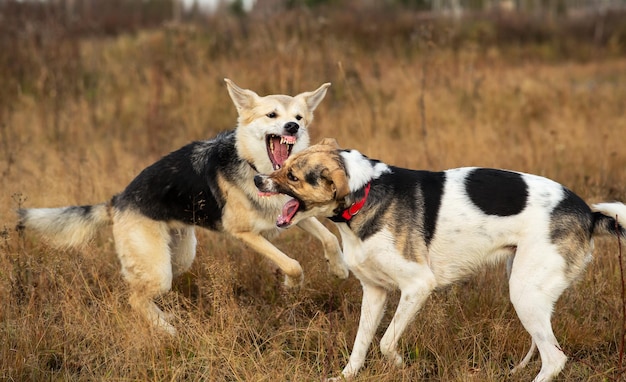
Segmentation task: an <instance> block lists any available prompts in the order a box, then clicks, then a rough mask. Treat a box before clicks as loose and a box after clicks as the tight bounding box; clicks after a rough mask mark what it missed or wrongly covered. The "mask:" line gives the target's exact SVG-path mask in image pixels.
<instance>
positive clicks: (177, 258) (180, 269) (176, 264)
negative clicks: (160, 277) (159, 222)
mask: <svg viewBox="0 0 626 382" xmlns="http://www.w3.org/2000/svg"><path fill="white" fill-rule="evenodd" d="M170 236H171V241H170V250H171V252H172V274H173V276H174V277H177V276H180V275H182V274H183V273H185V272H187V271H188V270H189V268H191V264H193V260H194V259H195V258H196V244H197V243H198V240H197V239H196V234H195V229H194V227H193V226H186V227H176V228H171V229H170Z"/></svg>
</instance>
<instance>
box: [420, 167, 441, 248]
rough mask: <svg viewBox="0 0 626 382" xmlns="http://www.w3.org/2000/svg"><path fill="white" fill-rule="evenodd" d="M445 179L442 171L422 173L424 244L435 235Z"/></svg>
mask: <svg viewBox="0 0 626 382" xmlns="http://www.w3.org/2000/svg"><path fill="white" fill-rule="evenodd" d="M445 181H446V174H445V173H443V172H433V173H430V172H424V173H423V174H422V179H421V181H420V186H421V187H422V194H423V195H424V239H425V241H426V245H429V244H430V241H431V240H432V238H433V236H434V235H435V228H436V226H437V218H438V217H439V208H440V207H441V197H442V195H443V185H444V183H445Z"/></svg>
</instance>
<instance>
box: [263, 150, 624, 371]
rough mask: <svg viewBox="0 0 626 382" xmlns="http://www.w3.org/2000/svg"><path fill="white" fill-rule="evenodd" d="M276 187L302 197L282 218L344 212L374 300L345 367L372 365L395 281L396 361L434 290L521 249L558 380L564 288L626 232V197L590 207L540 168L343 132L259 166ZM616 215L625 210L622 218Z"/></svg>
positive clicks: (287, 221)
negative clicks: (441, 155) (374, 145)
mask: <svg viewBox="0 0 626 382" xmlns="http://www.w3.org/2000/svg"><path fill="white" fill-rule="evenodd" d="M255 183H256V185H257V188H258V189H259V190H260V191H261V192H262V193H265V194H268V193H269V194H271V193H281V194H286V195H289V196H291V197H292V199H290V200H289V201H287V203H285V206H284V207H283V212H282V214H281V215H280V216H279V218H278V219H277V222H276V224H277V225H278V226H280V227H288V226H290V225H292V224H294V223H297V222H299V221H301V219H307V218H309V217H311V216H320V217H321V216H324V217H328V218H330V219H331V220H334V221H335V222H336V224H337V226H338V228H339V232H340V233H341V238H342V241H343V255H344V257H345V261H346V263H347V264H348V268H349V269H350V270H351V271H352V272H353V273H354V275H355V276H356V277H358V278H359V280H360V281H361V285H362V286H363V302H362V306H361V318H360V322H359V329H358V332H357V335H356V339H355V341H354V347H353V350H352V354H351V355H350V360H349V362H348V364H347V366H346V367H345V368H344V369H343V372H342V375H343V376H342V377H340V378H337V379H336V380H341V379H342V378H343V377H345V378H350V377H352V376H354V375H356V373H357V372H358V370H359V369H360V368H361V367H362V365H363V363H364V361H365V356H366V353H367V349H368V347H369V345H370V343H371V341H372V338H373V336H374V334H375V332H376V328H377V326H378V325H379V323H380V320H381V318H382V315H383V309H384V305H385V301H386V299H387V291H388V290H390V289H396V288H397V289H400V291H401V298H400V301H399V303H398V307H397V309H396V312H395V314H394V316H393V319H392V321H391V323H390V324H389V327H388V328H387V331H386V332H385V334H384V336H383V337H382V339H381V341H380V349H381V351H382V353H383V354H384V355H385V356H386V357H388V358H389V359H390V360H391V361H392V362H393V363H394V364H396V365H401V364H402V358H401V356H400V354H398V352H397V350H396V346H397V342H398V340H399V338H400V336H401V335H402V333H403V332H404V330H405V328H406V327H407V325H408V324H409V323H410V321H411V320H412V319H413V318H414V317H415V315H416V313H417V311H418V310H419V309H420V308H421V306H422V305H423V304H424V301H425V300H426V298H427V297H428V296H429V295H430V293H431V292H432V291H433V290H434V289H435V288H439V287H443V286H445V285H449V284H451V283H453V282H455V281H457V280H459V279H462V278H463V277H466V276H468V275H470V274H472V273H474V272H475V271H476V270H477V269H478V268H479V267H481V266H483V265H485V264H491V263H494V262H497V261H502V260H508V261H510V274H509V292H510V299H511V302H512V303H513V306H514V307H515V310H516V312H517V315H518V317H519V319H520V320H521V322H522V324H523V325H524V327H525V328H526V330H527V331H528V332H529V333H530V335H531V337H532V345H531V348H530V350H529V352H528V353H527V355H526V356H525V357H524V359H523V360H522V362H521V363H520V364H519V365H518V366H517V367H516V368H515V369H513V371H515V370H518V369H519V368H522V367H524V366H526V364H527V363H528V361H529V360H530V358H531V357H532V355H533V354H534V352H535V350H536V349H537V348H538V349H539V354H540V355H541V361H542V367H541V371H540V372H539V374H538V375H537V376H536V378H535V381H537V382H538V381H550V380H551V379H552V378H554V377H555V376H556V375H557V374H559V372H560V371H561V370H562V369H563V367H564V365H565V362H566V360H567V357H566V356H565V354H564V353H563V352H562V351H561V348H560V347H559V344H558V342H557V340H556V337H555V336H554V334H553V332H552V326H551V323H550V318H551V315H552V311H553V308H554V304H555V302H556V300H557V299H558V298H559V296H560V295H561V293H563V291H564V290H565V289H566V288H567V287H568V286H569V285H570V284H571V283H572V281H573V280H574V279H575V278H576V277H577V276H578V275H580V274H581V271H582V270H583V269H584V267H585V265H586V264H587V263H588V262H589V261H590V260H591V257H592V251H593V239H592V238H593V237H594V236H596V235H604V234H610V235H614V236H615V235H619V236H620V237H621V238H626V229H625V227H626V206H625V205H624V204H622V203H603V204H597V205H594V206H593V208H589V207H588V206H587V204H586V203H585V202H584V201H583V200H582V199H581V198H579V197H578V196H576V195H575V194H574V193H573V192H572V191H570V190H568V189H567V188H565V187H564V186H562V185H560V184H558V183H556V182H554V181H552V180H549V179H546V178H542V177H539V176H535V175H529V174H523V173H519V172H512V171H505V170H498V169H488V168H457V169H451V170H447V171H443V172H429V171H414V170H408V169H404V168H398V167H393V166H389V165H386V164H384V163H382V162H379V161H376V160H372V159H369V158H367V157H366V156H364V155H362V154H361V153H359V152H358V151H356V150H341V149H340V148H339V147H338V146H337V143H336V142H335V141H334V140H324V141H323V142H322V143H321V144H318V145H315V146H311V147H310V148H308V149H306V150H304V151H302V152H300V153H298V154H295V155H293V156H291V157H290V158H289V159H288V160H287V161H286V162H285V165H284V166H283V167H282V168H281V169H279V170H277V171H275V172H274V173H272V174H270V175H257V176H256V177H255ZM616 220H617V221H616Z"/></svg>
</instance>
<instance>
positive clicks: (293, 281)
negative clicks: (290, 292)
mask: <svg viewBox="0 0 626 382" xmlns="http://www.w3.org/2000/svg"><path fill="white" fill-rule="evenodd" d="M303 283H304V273H300V276H298V277H291V276H289V275H285V287H287V288H289V289H296V288H300V287H301V286H302V284H303Z"/></svg>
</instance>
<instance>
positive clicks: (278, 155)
mask: <svg viewBox="0 0 626 382" xmlns="http://www.w3.org/2000/svg"><path fill="white" fill-rule="evenodd" d="M265 141H266V144H267V155H268V156H269V158H270V161H271V162H272V167H273V168H274V170H278V169H279V168H281V167H283V164H284V163H285V161H286V160H287V158H289V154H291V149H292V148H293V145H295V144H296V137H295V136H293V135H274V134H270V135H268V136H266V137H265Z"/></svg>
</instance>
